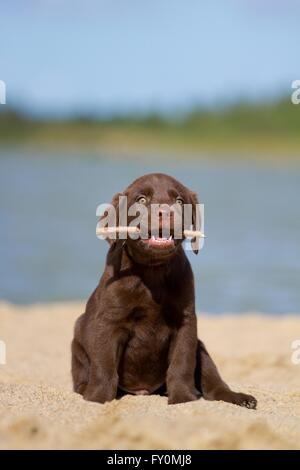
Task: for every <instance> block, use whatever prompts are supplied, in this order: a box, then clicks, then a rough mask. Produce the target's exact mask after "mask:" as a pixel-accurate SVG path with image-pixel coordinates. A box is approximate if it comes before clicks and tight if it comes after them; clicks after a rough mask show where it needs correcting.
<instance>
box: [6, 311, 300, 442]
mask: <svg viewBox="0 0 300 470" xmlns="http://www.w3.org/2000/svg"><path fill="white" fill-rule="evenodd" d="M83 311H84V304H81V303H72V302H69V303H56V304H47V305H42V304H40V305H32V306H26V307H20V306H14V305H10V304H8V303H5V302H3V303H1V304H0V340H2V341H4V342H5V343H6V354H7V360H6V364H5V365H0V448H1V449H14V448H18V449H69V448H72V449H74V448H75V449H81V448H87V449H300V437H299V436H300V364H299V365H296V364H293V363H292V361H291V355H292V349H291V343H292V341H294V340H295V339H300V317H299V316H292V315H286V316H282V317H274V316H267V315H260V314H258V313H251V314H250V313H247V314H244V315H239V316H235V315H230V314H226V315H222V316H208V315H205V314H200V315H199V336H200V337H201V339H202V340H203V341H204V342H205V343H206V346H207V347H208V349H209V351H210V353H211V355H212V357H213V358H214V359H215V361H216V363H217V365H218V366H219V368H220V370H221V371H222V375H223V377H224V379H226V381H227V382H228V383H229V384H230V385H231V386H232V387H233V388H235V389H236V390H241V391H244V392H249V393H251V394H252V395H255V396H256V398H257V399H258V409H257V410H256V411H253V410H248V409H243V408H239V407H236V406H234V405H230V404H227V403H222V402H206V401H204V400H203V399H200V400H199V401H197V402H192V403H187V404H181V405H173V406H168V405H167V399H166V398H165V397H160V396H150V397H144V396H125V397H123V398H122V399H120V400H114V401H113V402H111V403H108V404H105V405H99V404H94V403H88V402H85V401H84V400H83V399H82V398H81V397H80V396H79V395H76V394H74V393H73V392H72V386H71V377H70V341H71V337H72V329H73V324H74V321H75V319H76V317H77V316H79V314H80V313H82V312H83Z"/></svg>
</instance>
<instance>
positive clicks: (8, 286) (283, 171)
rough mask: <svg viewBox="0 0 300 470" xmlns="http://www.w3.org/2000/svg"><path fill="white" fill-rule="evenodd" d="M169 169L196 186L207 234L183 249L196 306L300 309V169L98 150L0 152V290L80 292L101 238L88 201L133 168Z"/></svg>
mask: <svg viewBox="0 0 300 470" xmlns="http://www.w3.org/2000/svg"><path fill="white" fill-rule="evenodd" d="M150 171H163V172H167V173H169V174H171V175H173V176H175V177H176V178H178V179H179V180H181V181H182V182H183V183H184V184H186V185H187V186H188V187H190V188H191V189H193V190H195V191H197V192H198V193H199V196H200V199H201V202H203V203H204V205H205V232H206V234H207V236H208V238H207V239H206V241H205V245H204V248H203V250H201V251H200V253H199V255H198V256H195V255H193V254H192V253H188V256H189V258H190V260H191V263H192V266H193V269H194V273H195V279H196V290H197V308H198V310H201V311H208V312H241V311H243V312H244V311H250V310H257V311H262V312H270V313H286V312H299V311H300V184H299V183H300V169H299V168H298V169H297V168H296V169H295V168H272V167H268V168H266V167H259V166H247V167H246V166H238V165H228V164H220V165H216V164H209V163H206V164H205V163H203V162H200V161H199V162H197V161H196V160H194V161H192V162H188V161H185V162H184V161H181V162H176V161H174V160H172V159H168V160H163V159H159V158H157V159H149V158H140V159H138V158H135V159H131V160H129V159H126V158H123V159H121V158H120V159H118V160H116V159H109V158H108V157H105V156H104V155H102V156H101V155H100V156H99V155H64V154H62V155H58V154H50V153H49V154H47V155H46V154H45V153H43V154H41V155H39V154H37V153H35V154H33V155H30V154H29V153H26V152H21V151H18V152H16V151H15V152H12V151H5V150H2V151H1V152H0V217H1V219H0V220H1V231H0V261H1V262H0V298H2V299H6V300H9V301H12V302H15V303H31V302H41V301H57V300H69V299H72V300H74V299H86V298H87V297H88V296H89V295H90V293H91V292H92V290H93V289H94V288H95V286H96V284H97V282H98V279H99V277H100V274H101V272H102V270H103V266H104V261H105V255H106V252H107V246H108V245H107V243H106V242H105V241H100V240H98V239H97V238H96V236H95V226H96V215H95V211H96V206H97V204H99V203H102V202H109V201H110V199H111V197H112V195H113V194H114V193H115V192H117V191H119V190H122V189H123V188H124V187H125V186H127V184H128V183H129V182H130V181H131V180H132V179H134V178H135V177H137V176H139V175H142V174H144V173H147V172H150Z"/></svg>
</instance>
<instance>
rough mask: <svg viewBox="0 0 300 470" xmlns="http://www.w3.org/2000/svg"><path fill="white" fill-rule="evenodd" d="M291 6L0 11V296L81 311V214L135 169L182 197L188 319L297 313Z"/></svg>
mask: <svg viewBox="0 0 300 470" xmlns="http://www.w3.org/2000/svg"><path fill="white" fill-rule="evenodd" d="M299 14H300V2H299V1H297V0H272V1H271V0H265V1H264V2H260V1H259V0H236V1H234V0H227V1H225V0H224V1H220V0H218V1H216V0H211V1H209V2H208V1H207V2H198V1H196V0H190V1H189V2H185V3H184V2H182V1H179V0H172V1H170V0H168V1H166V0H152V1H151V2H140V1H136V0H131V1H130V0H115V1H114V2H109V1H108V0H107V1H103V0H87V1H85V2H82V1H77V0H72V1H71V0H27V2H19V1H17V0H11V1H10V2H9V3H8V2H7V3H6V4H3V5H2V6H1V14H0V80H2V81H3V82H5V84H6V104H0V218H1V225H0V259H1V263H0V298H1V299H5V300H8V301H11V302H14V303H21V304H23V303H35V302H48V301H49V302H50V301H58V300H69V299H72V300H76V299H86V298H87V297H88V296H89V295H90V293H91V292H92V291H93V289H94V288H95V286H96V284H97V282H98V279H99V277H100V275H101V272H102V269H103V266H104V262H105V256H106V252H107V244H106V243H105V242H104V241H100V240H98V239H97V238H96V236H95V228H96V222H97V219H96V207H97V205H98V204H99V203H103V202H109V201H110V200H111V198H112V196H113V194H114V193H115V192H117V191H120V190H122V189H123V188H124V187H125V186H127V185H128V184H129V183H130V182H131V180H133V179H134V178H136V177H137V176H140V175H142V174H144V173H147V172H150V171H160V172H166V173H169V174H171V175H173V176H175V177H176V178H178V179H179V180H180V181H182V182H183V183H184V184H186V185H187V186H188V187H190V188H191V189H193V190H195V191H197V192H198V194H199V197H200V200H201V202H202V203H204V206H205V232H206V234H207V239H206V241H205V245H204V248H203V250H202V251H200V253H199V255H198V256H194V255H193V254H191V253H188V256H189V258H190V260H191V263H192V266H193V269H194V272H195V277H196V288H197V309H198V311H206V312H211V313H215V312H216V313H221V312H235V313H238V312H246V311H261V312H266V313H278V314H280V313H293V312H299V305H300V240H299V229H300V208H299V200H300V184H299V183H300V165H299V163H300V105H298V106H297V105H294V104H292V102H291V94H292V91H293V90H292V87H291V86H292V82H293V81H294V80H297V79H300V67H299V58H298V56H299V54H298V45H299V43H300V28H299Z"/></svg>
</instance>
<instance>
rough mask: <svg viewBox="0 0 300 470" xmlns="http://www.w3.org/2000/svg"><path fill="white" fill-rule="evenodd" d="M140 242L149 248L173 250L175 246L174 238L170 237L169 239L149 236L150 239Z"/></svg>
mask: <svg viewBox="0 0 300 470" xmlns="http://www.w3.org/2000/svg"><path fill="white" fill-rule="evenodd" d="M142 241H143V243H145V244H147V245H148V246H149V247H151V248H159V249H165V248H173V247H174V246H175V242H174V238H173V236H172V235H170V236H169V238H166V237H160V236H156V235H151V237H150V238H147V239H146V240H142Z"/></svg>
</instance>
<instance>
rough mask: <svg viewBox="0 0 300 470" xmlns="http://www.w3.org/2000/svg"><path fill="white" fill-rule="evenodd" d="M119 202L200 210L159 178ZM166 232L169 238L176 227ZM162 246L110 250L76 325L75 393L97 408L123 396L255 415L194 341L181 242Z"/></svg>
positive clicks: (141, 183) (136, 185)
mask: <svg viewBox="0 0 300 470" xmlns="http://www.w3.org/2000/svg"><path fill="white" fill-rule="evenodd" d="M123 194H124V195H125V196H127V198H128V206H130V205H131V204H133V203H135V202H140V203H141V204H144V205H145V206H146V207H147V208H148V207H149V205H150V204H168V205H172V204H174V203H178V204H182V203H184V204H192V205H193V207H195V205H196V204H197V202H198V201H197V196H196V194H195V193H193V192H191V191H190V190H189V189H187V188H186V187H185V186H183V185H182V184H180V183H179V182H178V181H176V180H175V179H174V178H172V177H170V176H167V175H164V174H160V173H153V174H149V175H145V176H143V177H141V178H138V179H137V180H135V181H134V182H133V183H132V184H131V185H130V186H128V188H127V189H126V190H125V191H124V193H123ZM118 196H119V195H116V196H115V197H114V198H113V202H112V203H113V205H114V206H115V207H116V208H117V206H118V200H119V198H118ZM149 214H150V211H149ZM149 217H150V215H149ZM170 227H171V234H172V231H174V220H172V221H171V225H170ZM161 228H162V227H161V225H160V227H159V229H161ZM164 240H165V239H162V238H160V236H159V234H158V236H157V237H155V238H153V237H152V238H151V237H150V235H149V238H148V239H147V240H142V239H141V238H139V239H137V240H132V239H130V238H128V239H126V240H125V241H124V240H115V241H112V242H111V246H110V250H109V252H108V256H107V263H106V267H105V271H104V274H103V276H102V278H101V280H100V283H99V285H98V287H97V288H96V290H95V291H94V293H93V294H92V296H91V297H90V299H89V300H88V303H87V306H86V312H85V313H84V314H83V315H81V316H80V317H79V318H78V320H77V322H76V325H75V336H74V339H73V342H72V376H73V384H74V391H75V392H77V393H80V394H82V395H83V397H84V398H85V399H86V400H90V401H95V402H99V403H104V402H106V401H110V400H113V399H114V398H116V397H117V396H118V394H119V393H120V392H121V393H124V391H125V392H127V393H132V394H150V393H154V392H163V391H165V392H166V393H167V395H168V403H170V404H174V403H183V402H188V401H191V400H196V399H197V398H199V396H203V397H204V398H205V399H207V400H223V401H226V402H229V403H234V404H237V405H241V406H246V407H248V408H256V399H255V398H254V397H252V396H251V395H245V394H244V393H236V392H233V391H232V390H231V389H230V388H229V387H228V385H226V383H225V382H223V380H222V379H221V377H220V375H219V373H218V370H217V368H216V366H215V364H214V362H213V360H212V359H211V357H210V356H209V354H208V352H207V351H206V349H205V346H204V344H203V343H202V342H201V341H200V340H198V339H197V320H196V315H195V294H194V279H193V273H192V270H191V266H190V264H189V261H188V259H187V257H186V255H185V252H184V250H183V247H182V240H180V239H173V238H171V239H168V241H164Z"/></svg>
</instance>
